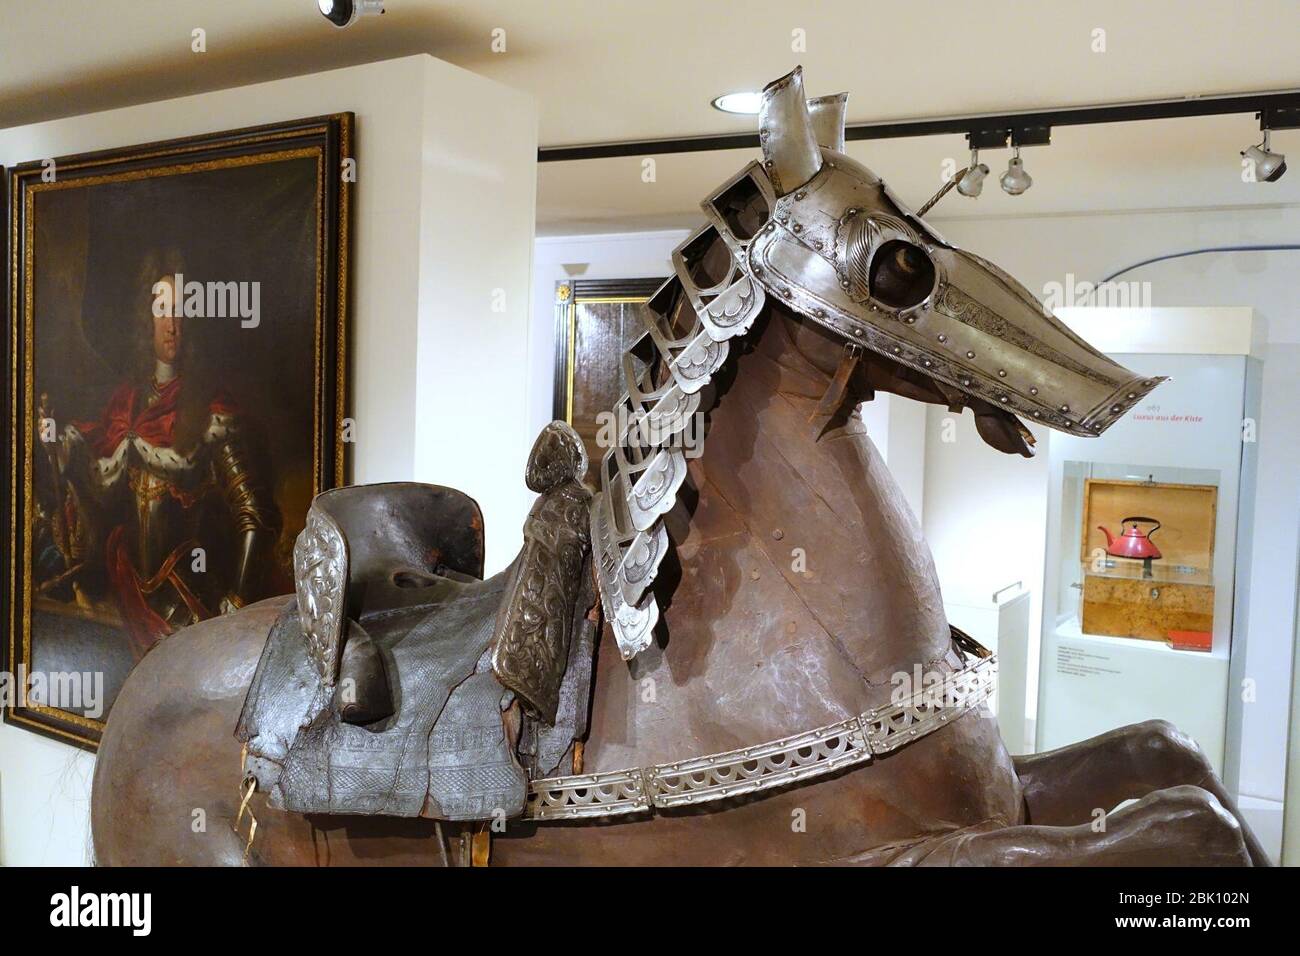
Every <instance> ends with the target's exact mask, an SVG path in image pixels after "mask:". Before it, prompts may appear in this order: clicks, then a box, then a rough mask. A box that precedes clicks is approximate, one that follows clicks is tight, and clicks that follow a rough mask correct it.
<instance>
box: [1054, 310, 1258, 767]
mask: <svg viewBox="0 0 1300 956" xmlns="http://www.w3.org/2000/svg"><path fill="white" fill-rule="evenodd" d="M1061 318H1062V319H1063V320H1064V321H1065V322H1066V323H1067V324H1069V325H1071V327H1072V328H1074V329H1075V331H1077V332H1079V334H1081V335H1083V336H1084V337H1085V338H1087V339H1088V340H1089V341H1092V342H1094V343H1096V344H1097V346H1098V347H1099V348H1102V349H1103V350H1105V351H1106V352H1107V354H1110V355H1112V356H1113V357H1114V358H1115V360H1116V361H1118V362H1119V363H1120V364H1122V365H1124V366H1126V367H1128V368H1130V369H1132V370H1133V371H1135V372H1137V373H1138V374H1141V375H1152V376H1154V375H1168V376H1170V379H1171V380H1170V381H1168V382H1165V383H1163V384H1162V385H1160V386H1159V387H1158V388H1157V389H1155V391H1153V392H1152V393H1151V394H1150V395H1148V396H1147V398H1146V399H1145V400H1143V402H1142V403H1141V404H1140V405H1138V406H1137V407H1135V408H1134V409H1133V410H1132V411H1130V412H1129V414H1128V415H1127V416H1126V417H1125V418H1124V419H1122V420H1121V421H1119V422H1118V423H1116V424H1115V425H1114V426H1112V427H1111V428H1110V430H1109V431H1107V432H1106V434H1105V435H1103V436H1101V437H1100V438H1076V437H1074V436H1072V435H1058V434H1054V435H1052V437H1051V441H1050V442H1049V447H1048V455H1049V474H1050V485H1049V490H1048V526H1047V557H1046V573H1045V580H1044V585H1045V586H1044V595H1043V630H1042V635H1043V636H1042V658H1041V663H1040V669H1039V691H1038V712H1037V722H1036V728H1035V729H1036V735H1037V749H1039V750H1051V749H1054V748H1056V747H1060V746H1064V745H1065V744H1069V743H1073V742H1075V741H1079V740H1083V739H1086V738H1088V737H1092V736H1095V735H1096V734H1099V733H1104V732H1106V731H1108V730H1113V729H1115V728H1116V727H1120V726H1122V725H1124V724H1130V723H1136V722H1139V721H1143V720H1149V719H1153V718H1163V719H1166V720H1169V721H1171V722H1172V723H1173V724H1175V725H1176V726H1178V727H1179V728H1180V729H1182V730H1183V731H1185V732H1187V733H1188V734H1190V735H1191V736H1192V737H1193V738H1195V739H1196V741H1197V742H1198V743H1199V744H1200V745H1201V747H1202V748H1203V749H1204V750H1205V752H1206V754H1207V755H1208V756H1209V758H1210V761H1211V762H1212V763H1213V765H1214V767H1215V770H1216V771H1218V772H1220V773H1222V772H1223V767H1224V755H1225V745H1226V742H1227V737H1228V734H1229V730H1228V728H1229V724H1230V720H1229V702H1230V699H1229V693H1228V687H1229V683H1230V678H1229V671H1230V667H1231V663H1232V662H1233V661H1234V660H1236V659H1237V657H1238V655H1239V654H1240V653H1241V652H1243V651H1244V635H1241V639H1240V640H1239V642H1238V643H1239V646H1237V647H1234V623H1235V622H1236V621H1239V620H1241V619H1242V617H1243V613H1244V607H1245V595H1244V593H1242V588H1239V587H1238V583H1239V581H1240V582H1241V584H1242V585H1244V583H1245V581H1246V580H1247V578H1248V575H1247V574H1246V573H1245V569H1244V568H1243V567H1242V566H1241V565H1242V562H1243V561H1244V560H1245V559H1246V558H1247V557H1248V556H1249V553H1250V548H1249V542H1248V541H1244V540H1239V534H1238V529H1239V526H1240V520H1239V516H1240V515H1241V514H1249V513H1250V512H1251V511H1252V510H1253V481H1250V480H1249V478H1250V476H1251V475H1253V470H1252V467H1251V460H1252V458H1253V454H1254V446H1253V444H1251V443H1250V442H1248V441H1247V442H1243V422H1244V421H1245V420H1247V419H1253V420H1257V419H1258V409H1257V408H1254V407H1249V403H1250V402H1251V396H1253V395H1254V394H1256V393H1255V391H1254V390H1253V389H1251V388H1250V387H1248V386H1249V382H1250V380H1251V379H1252V377H1253V376H1256V375H1257V374H1258V362H1257V359H1256V358H1254V357H1253V356H1254V353H1255V351H1256V350H1257V348H1258V345H1259V339H1260V329H1259V327H1258V324H1257V323H1255V322H1254V319H1253V314H1252V312H1251V310H1250V309H1076V310H1069V309H1064V310H1061ZM1157 350H1158V351H1157ZM1130 471H1131V472H1132V474H1129V472H1130ZM1243 472H1244V473H1245V475H1246V476H1247V479H1248V480H1247V482H1246V484H1245V485H1243V482H1242V476H1243ZM1081 474H1082V475H1085V476H1095V475H1098V474H1101V475H1104V476H1106V477H1111V478H1115V477H1120V478H1126V479H1131V480H1137V481H1142V480H1147V479H1148V478H1153V480H1154V481H1156V482H1160V481H1174V482H1179V481H1184V482H1189V481H1193V480H1196V479H1195V478H1193V477H1191V476H1200V478H1199V480H1203V481H1205V482H1208V483H1213V484H1215V485H1217V488H1218V492H1217V494H1218V502H1217V511H1216V515H1215V533H1214V556H1213V565H1212V567H1211V568H1210V569H1209V570H1210V572H1211V575H1212V580H1213V584H1214V589H1215V592H1214V618H1213V621H1214V623H1213V646H1212V649H1211V650H1210V651H1208V652H1199V651H1186V650H1174V649H1173V648H1172V647H1170V646H1169V645H1167V644H1165V643H1163V642H1159V641H1146V640H1136V639H1131V638H1122V637H1105V636H1096V635H1087V634H1083V633H1082V631H1081V630H1080V625H1079V591H1078V585H1079V582H1080V570H1079V569H1080V534H1081V528H1080V525H1081V519H1082V512H1081V509H1080V502H1081V494H1082V492H1081V488H1082V478H1081V477H1080V475H1081ZM1246 527H1249V523H1248V522H1247V524H1246ZM1234 598H1235V603H1234Z"/></svg>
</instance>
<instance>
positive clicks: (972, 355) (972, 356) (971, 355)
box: [966, 352, 975, 358]
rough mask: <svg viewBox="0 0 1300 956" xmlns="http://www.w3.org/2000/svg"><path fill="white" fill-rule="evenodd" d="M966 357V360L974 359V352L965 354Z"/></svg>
mask: <svg viewBox="0 0 1300 956" xmlns="http://www.w3.org/2000/svg"><path fill="white" fill-rule="evenodd" d="M966 357H967V358H974V357H975V353H974V352H967V353H966Z"/></svg>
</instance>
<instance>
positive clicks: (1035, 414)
mask: <svg viewBox="0 0 1300 956" xmlns="http://www.w3.org/2000/svg"><path fill="white" fill-rule="evenodd" d="M1034 417H1035V418H1042V417H1043V413H1042V412H1034Z"/></svg>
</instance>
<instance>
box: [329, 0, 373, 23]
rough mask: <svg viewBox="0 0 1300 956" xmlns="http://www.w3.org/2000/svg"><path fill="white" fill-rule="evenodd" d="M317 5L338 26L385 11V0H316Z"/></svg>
mask: <svg viewBox="0 0 1300 956" xmlns="http://www.w3.org/2000/svg"><path fill="white" fill-rule="evenodd" d="M316 6H318V7H320V12H321V15H322V16H324V17H325V19H326V20H328V21H329V22H330V23H332V24H334V25H335V26H336V27H346V26H351V25H352V24H354V23H356V22H357V20H358V18H360V17H368V16H373V15H375V14H379V13H383V12H384V0H316Z"/></svg>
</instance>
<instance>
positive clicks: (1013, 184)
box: [1002, 146, 1034, 196]
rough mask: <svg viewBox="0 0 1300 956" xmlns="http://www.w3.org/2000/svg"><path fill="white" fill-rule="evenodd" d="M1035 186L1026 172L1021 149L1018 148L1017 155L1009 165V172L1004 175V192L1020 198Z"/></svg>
mask: <svg viewBox="0 0 1300 956" xmlns="http://www.w3.org/2000/svg"><path fill="white" fill-rule="evenodd" d="M1033 184H1034V181H1033V179H1032V178H1031V177H1030V175H1029V174H1028V173H1027V172H1025V164H1024V161H1023V160H1021V158H1020V147H1019V146H1017V147H1016V154H1015V155H1014V156H1012V157H1011V161H1010V162H1009V163H1007V171H1006V172H1005V173H1003V174H1002V191H1003V192H1005V193H1006V194H1007V195H1009V196H1019V195H1020V194H1021V193H1023V192H1024V191H1025V190H1026V189H1028V188H1029V187H1030V186H1032V185H1033Z"/></svg>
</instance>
